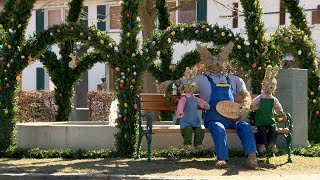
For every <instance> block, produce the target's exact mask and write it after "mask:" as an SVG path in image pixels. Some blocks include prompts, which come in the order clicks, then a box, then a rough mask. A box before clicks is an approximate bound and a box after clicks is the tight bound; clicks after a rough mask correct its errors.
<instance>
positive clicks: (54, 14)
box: [37, 7, 69, 28]
mask: <svg viewBox="0 0 320 180" xmlns="http://www.w3.org/2000/svg"><path fill="white" fill-rule="evenodd" d="M43 12H44V25H45V27H47V28H49V27H51V26H53V25H57V24H61V23H63V22H65V21H66V20H67V16H68V13H69V9H68V8H62V7H57V8H54V9H45V10H44V11H43ZM37 21H38V20H37Z"/></svg>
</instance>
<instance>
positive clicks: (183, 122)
mask: <svg viewBox="0 0 320 180" xmlns="http://www.w3.org/2000/svg"><path fill="white" fill-rule="evenodd" d="M197 111H198V99H197V98H188V97H186V104H185V107H184V111H183V113H184V116H183V117H182V118H180V129H183V128H185V127H186V126H191V127H201V123H200V120H199V118H198V112H197Z"/></svg>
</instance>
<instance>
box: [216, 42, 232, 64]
mask: <svg viewBox="0 0 320 180" xmlns="http://www.w3.org/2000/svg"><path fill="white" fill-rule="evenodd" d="M233 45H234V43H233V42H229V43H228V44H227V45H226V46H225V47H224V48H223V49H222V50H221V52H220V53H219V54H218V58H219V61H220V62H221V64H222V63H226V62H228V58H229V54H230V53H231V52H232V49H233Z"/></svg>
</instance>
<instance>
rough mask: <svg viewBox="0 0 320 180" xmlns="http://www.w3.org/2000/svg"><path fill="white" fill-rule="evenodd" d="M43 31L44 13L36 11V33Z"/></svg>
mask: <svg viewBox="0 0 320 180" xmlns="http://www.w3.org/2000/svg"><path fill="white" fill-rule="evenodd" d="M43 30H44V13H43V10H41V9H38V10H36V32H37V33H38V32H41V31H43Z"/></svg>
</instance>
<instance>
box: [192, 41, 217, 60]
mask: <svg viewBox="0 0 320 180" xmlns="http://www.w3.org/2000/svg"><path fill="white" fill-rule="evenodd" d="M196 47H197V51H198V52H199V54H200V59H201V61H203V62H204V64H212V59H213V57H212V55H211V53H210V52H209V51H208V49H207V48H205V47H203V46H201V45H200V44H198V43H197V44H196Z"/></svg>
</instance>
